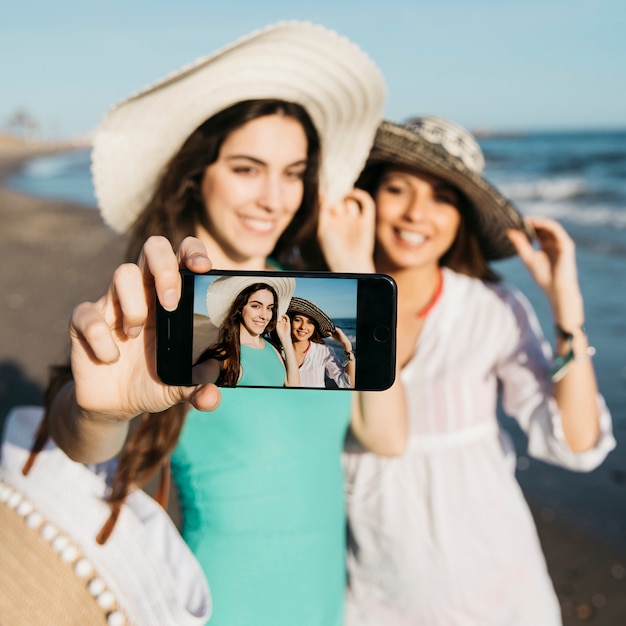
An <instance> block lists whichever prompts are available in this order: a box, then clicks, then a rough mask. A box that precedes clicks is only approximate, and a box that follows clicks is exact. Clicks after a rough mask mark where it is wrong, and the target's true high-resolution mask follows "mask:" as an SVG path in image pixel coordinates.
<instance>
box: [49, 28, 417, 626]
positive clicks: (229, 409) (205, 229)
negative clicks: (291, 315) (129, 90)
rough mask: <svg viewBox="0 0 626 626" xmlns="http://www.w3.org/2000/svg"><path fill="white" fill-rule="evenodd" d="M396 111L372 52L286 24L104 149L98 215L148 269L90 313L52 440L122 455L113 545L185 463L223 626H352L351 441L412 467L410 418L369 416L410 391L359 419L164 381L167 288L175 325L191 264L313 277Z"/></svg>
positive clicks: (329, 396)
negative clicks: (136, 501)
mask: <svg viewBox="0 0 626 626" xmlns="http://www.w3.org/2000/svg"><path fill="white" fill-rule="evenodd" d="M383 102H384V83H383V81H382V77H381V75H380V72H379V71H378V69H377V68H376V66H375V65H374V64H373V63H372V62H371V60H370V59H369V58H368V57H367V56H366V55H365V54H364V53H363V52H362V51H361V50H360V49H359V48H358V47H357V46H356V45H355V44H353V43H352V42H350V41H348V40H347V39H345V38H343V37H341V36H339V35H337V34H336V33H334V32H331V31H328V30H326V29H324V28H322V27H319V26H315V25H312V24H301V23H281V24H277V25H275V26H272V27H268V28H266V29H264V30H262V31H259V32H256V33H253V34H252V35H250V36H248V37H245V38H243V39H241V40H239V41H237V42H235V43H234V44H232V45H230V46H228V47H226V48H225V49H223V50H221V51H219V52H216V53H214V54H213V55H211V56H210V57H208V58H206V59H201V60H199V61H197V62H196V63H194V64H192V65H190V66H188V67H186V68H183V69H182V70H181V71H180V72H178V73H176V74H174V75H172V76H170V77H168V78H166V79H165V80H163V81H161V82H159V83H157V84H155V85H153V86H152V87H149V88H147V89H145V90H143V91H141V92H139V93H138V94H136V95H134V96H132V97H130V98H129V99H127V100H125V101H124V102H122V103H121V104H119V105H118V106H116V107H115V108H113V109H112V110H111V111H110V112H109V113H108V115H107V116H106V117H105V118H104V120H103V122H102V123H101V125H100V126H99V128H98V129H97V131H96V134H95V137H94V147H93V160H92V172H93V178H94V183H95V191H96V196H97V198H98V203H99V206H100V209H101V212H102V215H103V217H104V219H105V220H106V221H107V222H108V223H109V224H110V225H111V226H113V227H114V228H116V229H118V230H120V231H124V232H128V233H129V261H130V262H129V263H128V264H124V265H122V266H120V267H119V268H118V270H117V271H116V272H115V274H114V277H113V280H112V282H111V285H110V287H109V290H108V292H107V293H106V294H105V295H104V296H103V297H102V298H101V299H100V300H99V301H98V302H96V303H83V304H82V305H80V306H79V307H77V308H76V309H75V311H74V314H73V316H72V320H71V325H70V333H71V338H72V354H71V366H72V371H71V374H72V376H73V378H69V376H68V372H67V371H66V372H65V373H64V372H61V373H60V374H59V375H58V376H57V377H56V378H55V380H54V381H53V382H52V383H51V386H50V389H49V393H48V398H49V402H48V407H49V411H48V416H49V419H48V421H49V425H50V430H51V432H52V435H53V437H54V438H55V440H56V441H57V442H58V443H59V444H60V445H61V447H62V448H63V449H64V450H65V451H66V452H67V453H68V454H69V455H70V456H71V457H73V458H74V459H75V460H79V461H82V462H98V461H102V460H104V459H107V458H110V457H112V456H113V455H115V454H117V453H118V452H120V450H121V455H120V460H119V468H118V470H117V473H116V475H115V477H114V479H113V482H112V487H111V493H110V496H109V501H110V503H111V506H112V514H111V517H110V519H109V521H108V522H107V524H105V526H104V527H103V529H102V531H101V533H100V535H99V536H98V541H100V542H101V543H104V542H105V541H106V539H107V537H108V536H109V535H110V533H111V532H114V526H115V522H116V520H117V518H118V516H119V515H120V510H121V507H122V504H123V502H124V499H125V497H126V495H127V494H128V493H129V491H130V490H131V489H132V488H133V486H134V485H137V484H143V483H144V482H145V481H146V480H147V478H149V477H150V476H151V475H152V474H153V473H154V472H155V471H156V470H157V469H158V468H159V467H161V466H162V465H163V463H164V462H165V461H167V459H168V458H169V457H170V455H171V465H172V469H173V473H174V478H175V481H176V484H177V487H178V491H179V494H180V502H181V508H182V516H183V536H184V538H185V539H186V541H187V542H188V543H189V545H190V547H191V548H192V550H193V552H194V553H195V555H196V556H197V558H198V559H199V561H200V563H201V565H202V567H203V569H204V572H205V573H206V575H207V578H208V580H209V584H210V586H211V592H212V596H213V616H212V622H211V623H212V624H215V625H216V626H219V625H222V624H226V625H227V626H237V625H239V624H255V625H257V626H262V625H265V624H267V625H269V624H271V625H272V626H280V625H285V626H286V625H289V626H293V625H294V624H298V625H299V626H307V625H311V626H313V625H316V626H317V625H320V624H323V625H324V626H331V625H332V626H334V625H339V624H341V622H342V619H343V603H344V600H343V596H344V585H345V561H344V559H345V553H344V531H345V517H344V509H343V474H342V469H341V464H340V454H339V452H340V449H341V446H342V442H343V438H344V435H345V432H346V428H347V426H348V423H349V422H350V423H351V426H352V429H353V430H354V431H355V433H356V434H357V436H358V437H359V438H360V440H361V441H363V443H364V444H365V445H366V446H371V447H372V448H373V449H376V450H377V451H378V452H380V453H382V454H397V453H398V452H399V451H401V450H402V449H403V446H404V442H405V435H406V422H405V421H404V420H403V419H398V420H396V422H395V423H394V422H390V421H389V420H387V419H385V420H383V419H381V417H380V414H379V412H378V411H376V410H370V409H373V408H375V407H376V406H377V403H387V404H388V403H389V402H390V395H393V397H394V398H398V396H396V395H394V390H390V392H389V393H387V392H381V393H377V394H362V399H363V400H364V401H365V400H366V401H367V402H364V403H362V405H361V404H359V403H355V404H354V407H353V406H352V398H351V395H352V394H347V393H346V394H343V393H328V392H320V391H312V390H311V391H306V390H290V389H287V390H284V389H281V390H268V389H251V388H237V389H223V390H222V391H221V394H220V391H219V390H218V389H217V387H215V386H214V385H212V384H207V385H199V386H195V387H186V388H183V387H168V386H165V385H163V384H161V383H160V382H159V381H158V380H157V379H156V375H155V363H154V349H153V345H154V324H153V322H154V310H153V301H152V300H153V295H152V294H153V289H154V288H156V293H157V297H158V298H159V300H160V302H161V304H162V305H163V306H164V307H165V308H166V309H170V310H171V309H173V308H175V307H176V306H177V303H178V299H179V297H180V277H179V274H178V267H179V265H182V266H184V267H187V268H188V269H190V270H192V271H195V272H205V271H208V270H209V269H210V268H211V267H212V266H214V267H217V268H220V269H232V270H263V269H266V268H270V267H275V266H276V265H277V264H290V265H292V266H303V265H304V266H306V265H307V264H309V263H310V261H309V259H312V258H316V255H318V251H317V250H316V249H315V246H314V245H312V242H313V240H314V236H313V235H314V233H315V224H316V217H317V200H318V191H321V192H322V193H323V195H324V197H325V198H326V199H327V200H328V202H335V201H337V200H338V199H340V198H341V197H342V195H343V194H344V193H346V192H347V191H348V190H349V189H350V188H351V186H352V185H353V182H354V180H355V179H356V177H357V175H358V172H359V171H360V169H361V168H362V166H363V164H364V163H365V160H366V158H367V154H368V152H369V147H370V146H371V142H372V140H373V137H374V134H375V132H376V127H377V125H378V123H379V120H380V115H381V110H382V106H383ZM318 180H319V185H318ZM155 235H157V236H155ZM158 235H161V236H158ZM167 239H169V240H170V241H169V242H168V240H167ZM144 242H145V243H144ZM174 250H177V253H176V254H175V253H174ZM207 252H208V256H207ZM353 269H354V270H355V271H358V270H359V269H360V268H358V267H356V266H355V267H354V268H353ZM220 400H221V404H220ZM400 401H401V399H400ZM190 404H191V405H192V407H190ZM218 404H219V407H218ZM361 407H362V408H361ZM209 410H213V412H211V413H209V412H207V411H209ZM138 415H142V416H143V418H142V419H141V420H139V423H138V424H137V428H136V430H135V431H134V432H133V433H132V435H131V436H130V438H129V440H128V442H126V438H127V433H128V429H129V422H130V421H131V420H132V419H133V418H134V417H136V416H138ZM183 425H184V428H183ZM393 426H397V428H393ZM174 448H175V449H174Z"/></svg>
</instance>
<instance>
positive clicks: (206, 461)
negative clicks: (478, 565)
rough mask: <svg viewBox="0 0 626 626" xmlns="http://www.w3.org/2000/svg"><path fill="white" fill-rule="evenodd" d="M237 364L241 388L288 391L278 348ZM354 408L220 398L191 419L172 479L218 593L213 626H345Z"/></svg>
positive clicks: (289, 397) (186, 530)
mask: <svg viewBox="0 0 626 626" xmlns="http://www.w3.org/2000/svg"><path fill="white" fill-rule="evenodd" d="M241 363H242V368H243V378H242V381H241V382H242V383H244V382H245V383H247V384H272V385H281V384H282V383H283V382H284V378H285V370H284V367H283V365H282V362H281V361H280V360H279V357H278V355H277V354H276V352H275V351H274V350H273V349H271V348H270V346H266V347H265V349H262V350H255V349H253V348H246V346H242V357H241ZM277 364H278V365H279V366H280V367H276V365H277ZM240 384H241V383H240ZM351 396H352V394H351V393H350V392H348V391H335V390H333V391H329V390H328V391H315V390H305V389H250V388H236V389H223V390H222V402H221V405H220V406H219V408H218V409H217V410H216V411H214V412H212V413H203V412H200V411H196V410H191V411H190V412H189V414H188V416H187V420H186V423H185V427H184V429H183V432H182V435H181V439H180V441H179V444H178V446H177V448H176V450H175V451H174V454H173V457H172V470H173V476H174V480H175V482H176V484H177V487H178V490H179V493H180V501H181V507H182V514H183V520H184V521H183V536H184V538H185V540H186V541H187V543H188V544H189V545H190V547H191V549H192V550H193V552H194V553H195V555H196V557H197V558H198V560H199V561H200V564H201V565H202V568H203V569H204V572H205V574H206V576H207V578H208V580H209V585H210V587H211V593H212V596H213V616H212V617H211V620H210V622H209V623H210V626H341V624H342V623H343V597H344V589H345V565H344V560H345V556H344V555H345V515H344V497H343V471H342V467H341V463H340V455H341V451H342V447H343V440H344V435H345V432H346V429H347V427H348V422H349V413H350V404H351Z"/></svg>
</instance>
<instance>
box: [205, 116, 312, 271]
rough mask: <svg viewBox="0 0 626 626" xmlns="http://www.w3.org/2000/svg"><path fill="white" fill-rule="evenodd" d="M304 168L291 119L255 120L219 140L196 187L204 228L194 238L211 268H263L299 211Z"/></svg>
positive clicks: (303, 142)
mask: <svg viewBox="0 0 626 626" xmlns="http://www.w3.org/2000/svg"><path fill="white" fill-rule="evenodd" d="M306 166H307V138H306V134H305V132H304V129H303V128H302V125H301V124H300V123H299V122H298V121H297V120H295V119H294V118H291V117H286V116H284V115H279V114H276V115H267V116H264V117H259V118H257V119H254V120H252V121H250V122H248V123H247V124H244V125H243V126H242V127H241V128H238V129H237V130H235V131H233V132H232V133H231V134H230V135H229V136H228V137H227V138H226V139H225V140H224V143H223V144H222V146H221V148H220V151H219V156H218V158H217V160H216V161H215V162H214V163H212V164H211V165H209V166H208V167H207V168H206V171H205V174H204V177H203V180H202V189H201V190H202V198H203V201H204V205H205V207H206V211H207V229H204V228H201V227H200V228H199V232H198V236H199V237H200V239H202V240H203V241H204V242H205V244H206V245H207V248H208V253H209V256H210V257H211V259H212V260H213V261H214V264H215V265H218V264H219V265H218V266H220V267H227V266H231V267H235V266H239V267H242V266H246V267H249V268H253V267H256V268H259V267H261V268H262V267H265V260H266V257H267V256H268V255H269V254H270V253H271V252H272V250H273V249H274V247H275V245H276V242H277V241H278V239H279V237H280V236H281V234H282V233H283V232H284V230H285V229H286V228H287V226H288V225H289V223H290V222H291V220H292V219H293V217H294V215H295V214H296V212H297V211H298V209H299V208H300V205H301V203H302V198H303V191H304V183H303V176H304V173H305V170H306Z"/></svg>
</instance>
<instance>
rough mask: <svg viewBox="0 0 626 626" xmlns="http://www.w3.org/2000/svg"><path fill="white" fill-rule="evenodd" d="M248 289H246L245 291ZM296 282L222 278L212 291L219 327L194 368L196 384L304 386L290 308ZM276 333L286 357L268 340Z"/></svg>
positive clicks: (211, 301) (213, 319) (214, 317)
mask: <svg viewBox="0 0 626 626" xmlns="http://www.w3.org/2000/svg"><path fill="white" fill-rule="evenodd" d="M244 285H245V286H244ZM294 287H295V279H294V278H290V277H289V278H287V277H271V278H267V279H263V282H261V281H260V280H259V278H258V277H251V276H222V277H221V278H217V279H216V280H214V281H213V282H212V283H211V285H210V286H209V288H208V289H207V295H206V299H207V309H208V311H209V319H210V321H211V323H212V324H213V325H214V326H216V327H217V328H219V335H218V340H217V343H215V344H213V345H211V346H209V347H208V348H207V349H206V350H205V351H204V352H203V353H202V354H201V355H200V357H199V358H198V359H197V361H196V365H194V368H193V380H194V382H195V383H196V384H199V383H202V382H211V381H215V380H216V376H217V384H218V385H222V386H225V387H235V386H236V385H243V386H248V387H283V386H284V387H299V386H300V372H299V370H298V364H297V361H296V355H295V352H294V348H293V344H292V342H291V337H290V323H289V318H288V317H287V315H286V314H285V309H286V307H287V304H288V302H289V298H290V296H291V294H292V293H293V290H294ZM273 331H275V335H276V337H278V341H279V342H280V347H281V350H282V354H281V353H280V352H279V351H278V350H277V348H276V347H275V346H274V345H273V343H272V342H271V341H268V339H266V338H265V336H266V335H267V336H269V334H270V333H272V332H273Z"/></svg>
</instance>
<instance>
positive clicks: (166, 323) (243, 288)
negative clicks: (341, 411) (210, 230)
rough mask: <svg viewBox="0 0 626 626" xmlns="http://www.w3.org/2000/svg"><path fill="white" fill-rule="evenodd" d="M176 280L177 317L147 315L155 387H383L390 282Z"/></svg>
mask: <svg viewBox="0 0 626 626" xmlns="http://www.w3.org/2000/svg"><path fill="white" fill-rule="evenodd" d="M181 276H182V283H183V288H182V289H183V291H182V297H181V300H180V304H179V307H178V308H177V309H176V310H175V311H173V312H167V311H165V310H164V309H163V308H162V307H160V306H159V305H157V373H158V375H159V378H160V379H161V380H162V381H163V382H165V383H167V384H171V385H192V384H198V383H201V382H202V383H203V382H214V381H216V382H217V384H218V385H222V386H240V387H244V386H245V387H279V388H280V387H303V388H324V389H356V390H369V391H374V390H383V389H387V388H388V387H390V386H391V385H392V384H393V380H394V377H395V326H396V298H397V297H396V286H395V283H394V281H393V280H392V279H391V278H390V277H388V276H386V275H383V274H331V273H327V272H246V273H241V272H233V271H221V272H220V271H211V272H208V273H207V274H192V273H190V272H187V271H184V270H183V271H181ZM283 316H285V317H283ZM348 347H349V348H350V349H347V348H348ZM207 376H209V377H212V378H211V380H207Z"/></svg>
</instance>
